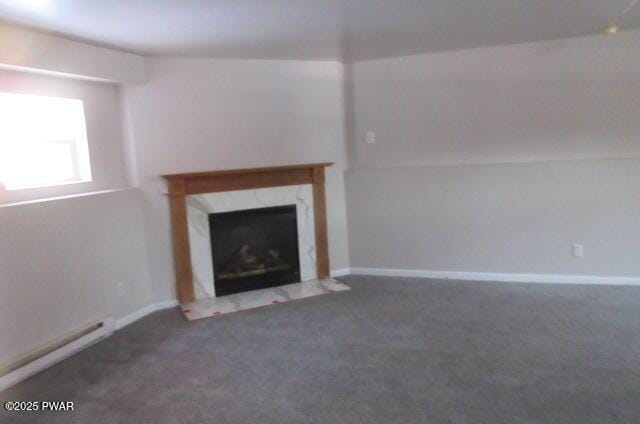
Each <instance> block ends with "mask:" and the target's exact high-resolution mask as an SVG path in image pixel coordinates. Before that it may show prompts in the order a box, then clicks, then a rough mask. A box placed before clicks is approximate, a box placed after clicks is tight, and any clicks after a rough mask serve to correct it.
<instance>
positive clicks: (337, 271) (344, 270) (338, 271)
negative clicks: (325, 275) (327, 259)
mask: <svg viewBox="0 0 640 424" xmlns="http://www.w3.org/2000/svg"><path fill="white" fill-rule="evenodd" d="M330 274H331V276H332V277H344V276H345V275H349V274H351V270H350V269H349V268H342V269H334V270H331V273H330Z"/></svg>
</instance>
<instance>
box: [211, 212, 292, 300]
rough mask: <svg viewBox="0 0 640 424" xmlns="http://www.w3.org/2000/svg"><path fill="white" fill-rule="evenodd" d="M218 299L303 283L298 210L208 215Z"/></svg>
mask: <svg viewBox="0 0 640 424" xmlns="http://www.w3.org/2000/svg"><path fill="white" fill-rule="evenodd" d="M209 227H210V235H211V252H212V259H213V273H214V284H215V292H216V296H224V295H228V294H232V293H238V292H244V291H250V290H257V289H263V288H268V287H274V286H280V285H284V284H290V283H296V282H299V281H300V260H299V255H298V224H297V216H296V205H286V206H275V207H266V208H258V209H245V210H239V211H232V212H223V213H211V214H209Z"/></svg>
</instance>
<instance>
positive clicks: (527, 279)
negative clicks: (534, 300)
mask: <svg viewBox="0 0 640 424" xmlns="http://www.w3.org/2000/svg"><path fill="white" fill-rule="evenodd" d="M350 270H351V274H360V275H378V276H385V277H417V278H434V279H448V280H472V281H497V282H505V283H547V284H600V285H614V286H634V285H640V277H615V276H613V277H603V276H596V275H565V274H509V273H496V272H461V271H431V270H418V269H392V268H359V267H354V268H351V269H350Z"/></svg>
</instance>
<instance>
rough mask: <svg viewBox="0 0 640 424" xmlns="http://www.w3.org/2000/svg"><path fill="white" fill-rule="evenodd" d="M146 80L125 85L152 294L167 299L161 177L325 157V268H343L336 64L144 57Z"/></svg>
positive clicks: (169, 274)
mask: <svg viewBox="0 0 640 424" xmlns="http://www.w3.org/2000/svg"><path fill="white" fill-rule="evenodd" d="M148 73H149V81H148V82H147V83H146V84H144V85H135V86H130V87H127V88H126V89H125V90H124V93H123V94H124V96H125V104H126V106H127V109H128V110H127V114H128V115H129V116H130V118H131V127H130V133H131V137H132V140H133V142H134V144H135V155H136V157H137V172H138V177H139V182H140V185H141V187H142V188H143V189H144V191H145V198H146V204H147V209H146V211H147V212H146V213H147V214H146V224H147V234H148V237H149V248H150V255H151V271H152V279H153V282H154V293H155V296H156V300H166V299H172V298H173V297H174V289H175V280H174V273H173V259H172V255H171V238H170V229H169V212H168V200H167V198H166V197H165V196H163V195H162V194H161V191H162V190H163V189H164V186H165V185H164V181H163V180H162V179H161V177H160V176H161V175H162V174H167V173H174V172H188V171H199V170H216V169H225V168H242V167H255V166H269V165H286V164H295V163H307V162H322V161H332V162H336V164H335V165H334V166H333V167H332V168H329V170H328V173H327V201H328V220H329V249H330V256H331V258H330V259H331V267H332V268H333V269H339V268H344V267H346V266H348V263H349V260H348V248H347V235H346V211H345V199H344V185H343V170H344V167H345V163H346V158H345V145H344V126H343V101H342V94H343V93H342V65H341V64H339V63H334V62H295V61H248V60H247V61H245V60H213V59H150V60H149V61H148Z"/></svg>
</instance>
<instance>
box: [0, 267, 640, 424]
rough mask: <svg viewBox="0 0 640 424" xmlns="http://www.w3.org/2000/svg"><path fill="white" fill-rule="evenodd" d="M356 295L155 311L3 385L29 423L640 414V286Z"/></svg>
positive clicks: (401, 289)
mask: <svg viewBox="0 0 640 424" xmlns="http://www.w3.org/2000/svg"><path fill="white" fill-rule="evenodd" d="M343 281H345V282H347V283H348V284H349V285H351V287H352V290H351V291H348V292H342V293H335V294H331V295H327V296H319V297H315V298H310V299H305V300H299V301H295V302H288V303H284V304H279V305H275V306H272V307H266V308H261V309H255V310H251V311H245V312H241V313H236V314H230V315H225V316H221V317H219V318H212V319H205V320H200V321H196V322H191V323H189V322H187V321H185V319H184V318H183V317H182V316H181V315H180V312H179V311H178V310H177V309H175V310H166V311H161V312H157V313H155V314H152V315H150V316H148V317H146V318H144V319H142V320H140V321H138V322H136V323H134V324H132V325H130V326H128V327H127V328H125V329H123V330H121V331H119V332H118V333H116V334H115V335H113V336H112V337H110V338H108V339H106V340H104V341H102V342H100V343H98V344H96V345H94V346H92V347H90V348H88V349H86V350H83V351H82V352H80V353H78V354H76V355H74V356H73V357H71V358H69V359H67V360H65V361H63V362H61V363H59V364H57V365H55V366H53V367H51V368H49V369H47V370H46V371H43V372H41V373H39V374H38V375H36V376H34V377H32V378H30V379H28V380H26V381H24V382H23V383H21V384H19V385H17V386H14V387H13V388H11V389H9V390H7V391H5V392H3V393H0V399H1V400H2V401H3V402H4V401H7V400H11V401H16V400H65V401H74V402H75V410H74V411H73V412H66V413H65V412H58V413H46V414H42V413H19V414H18V413H13V414H10V413H8V412H6V411H1V412H0V421H1V422H3V423H4V422H12V423H13V422H16V423H38V422H42V423H154V424H161V423H470V424H482V423H490V424H496V423H509V424H520V423H553V424H562V423H567V424H569V423H570V424H576V423H580V424H590V423H593V424H595V423H598V424H603V423H638V422H640V287H616V286H608V287H605V286H576V285H546V284H503V283H476V282H460V281H438V280H424V279H412V278H387V277H361V276H350V277H345V278H344V279H343Z"/></svg>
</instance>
